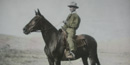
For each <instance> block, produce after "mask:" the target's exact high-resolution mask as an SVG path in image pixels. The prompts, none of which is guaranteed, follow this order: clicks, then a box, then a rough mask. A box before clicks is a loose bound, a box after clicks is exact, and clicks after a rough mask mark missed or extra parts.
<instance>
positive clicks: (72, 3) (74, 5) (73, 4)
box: [68, 2, 79, 8]
mask: <svg viewBox="0 0 130 65" xmlns="http://www.w3.org/2000/svg"><path fill="white" fill-rule="evenodd" d="M68 7H75V8H79V7H78V6H77V3H76V2H71V3H70V5H68Z"/></svg>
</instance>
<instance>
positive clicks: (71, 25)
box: [63, 2, 80, 59]
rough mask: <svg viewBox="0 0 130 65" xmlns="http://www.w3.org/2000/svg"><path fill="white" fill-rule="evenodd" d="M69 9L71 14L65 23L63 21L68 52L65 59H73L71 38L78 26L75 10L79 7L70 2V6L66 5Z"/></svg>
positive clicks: (73, 48) (78, 21) (78, 18)
mask: <svg viewBox="0 0 130 65" xmlns="http://www.w3.org/2000/svg"><path fill="white" fill-rule="evenodd" d="M68 7H69V8H70V12H71V14H69V16H68V17H67V19H66V21H64V26H63V28H64V30H65V31H66V32H67V33H68V37H67V42H68V44H69V50H66V53H67V55H66V57H67V58H69V59H73V58H75V55H74V51H75V45H74V42H73V37H74V36H75V34H76V30H77V29H78V27H79V24H80V17H79V16H78V14H77V13H76V9H78V8H79V7H78V6H77V3H75V2H71V3H70V5H68Z"/></svg>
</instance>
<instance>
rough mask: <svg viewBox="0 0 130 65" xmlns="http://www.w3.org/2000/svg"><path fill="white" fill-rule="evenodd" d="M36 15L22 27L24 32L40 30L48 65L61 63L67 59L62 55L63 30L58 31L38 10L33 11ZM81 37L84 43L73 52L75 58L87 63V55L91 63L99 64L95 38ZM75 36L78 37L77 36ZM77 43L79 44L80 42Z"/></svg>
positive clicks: (64, 43)
mask: <svg viewBox="0 0 130 65" xmlns="http://www.w3.org/2000/svg"><path fill="white" fill-rule="evenodd" d="M35 14H36V16H35V17H34V18H33V19H32V20H31V21H30V22H29V23H28V24H27V25H26V26H25V27H24V28H23V31H24V33H25V34H29V33H31V32H35V31H38V30H40V31H41V33H42V36H43V39H44V41H45V48H44V51H45V53H46V55H47V58H48V62H49V65H61V61H67V59H66V58H65V57H64V55H65V54H64V50H65V49H66V42H65V36H64V34H63V32H61V30H60V31H58V30H57V29H56V28H55V27H54V26H53V25H52V24H51V23H50V22H49V21H48V20H47V19H45V17H44V16H43V15H41V13H40V11H39V10H38V11H37V12H36V11H35ZM80 36H81V37H83V39H82V38H81V39H80V40H82V41H84V42H80V43H81V44H82V43H85V44H84V45H82V46H79V47H77V50H76V52H75V57H76V58H75V59H73V60H76V59H78V58H82V61H83V64H84V65H88V61H87V59H88V57H89V59H90V64H91V65H100V62H99V60H98V56H97V43H96V41H95V39H94V38H93V37H91V36H89V35H80ZM77 38H80V37H78V36H77ZM80 43H79V44H80Z"/></svg>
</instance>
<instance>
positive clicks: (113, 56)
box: [0, 35, 130, 65]
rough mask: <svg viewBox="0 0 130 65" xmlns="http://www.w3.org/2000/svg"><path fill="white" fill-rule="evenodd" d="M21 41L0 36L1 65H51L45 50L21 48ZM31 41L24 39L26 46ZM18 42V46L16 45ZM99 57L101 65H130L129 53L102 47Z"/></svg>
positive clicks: (77, 64) (71, 63) (68, 64)
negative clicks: (106, 49)
mask: <svg viewBox="0 0 130 65" xmlns="http://www.w3.org/2000/svg"><path fill="white" fill-rule="evenodd" d="M12 40H13V41H12ZM16 40H17V41H16ZM20 40H22V38H18V37H13V36H7V35H6V36H5V35H0V65H49V64H48V61H47V57H46V55H45V53H44V51H43V48H40V49H38V48H34V47H35V46H32V47H33V49H29V48H26V47H24V48H21V47H20V46H24V45H20V44H22V41H23V40H22V41H20ZM28 40H29V39H28ZM29 41H30V40H29ZM29 41H28V42H27V40H25V39H24V44H25V43H26V45H28V44H29V43H30V44H31V43H33V42H34V40H33V42H29ZM16 42H17V44H15V43H16ZM18 42H19V43H20V44H19V43H18ZM36 42H37V41H35V43H36ZM41 42H43V41H41ZM13 43H14V44H13ZM38 43H40V42H38ZM26 45H25V46H26ZM13 46H14V47H13ZM43 47H44V46H43ZM30 48H31V47H30ZM124 51H125V50H124ZM98 56H99V60H100V63H101V65H130V62H129V61H130V53H129V52H123V51H122V52H109V51H104V50H103V47H102V48H100V49H98ZM62 65H83V64H82V60H81V59H78V60H75V61H67V62H66V61H63V62H62Z"/></svg>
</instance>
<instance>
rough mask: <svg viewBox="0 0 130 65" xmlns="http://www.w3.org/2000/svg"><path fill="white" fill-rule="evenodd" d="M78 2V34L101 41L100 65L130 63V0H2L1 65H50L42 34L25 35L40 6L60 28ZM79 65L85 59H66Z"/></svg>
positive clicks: (66, 63) (47, 17)
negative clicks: (71, 8)
mask: <svg viewBox="0 0 130 65" xmlns="http://www.w3.org/2000/svg"><path fill="white" fill-rule="evenodd" d="M71 1H75V2H77V5H78V6H79V9H77V13H78V14H79V16H80V17H81V24H80V27H79V29H78V30H77V33H76V34H89V35H91V36H93V37H94V38H95V39H96V41H97V42H98V56H99V60H100V62H101V65H130V62H129V61H130V51H129V50H130V0H0V65H44V64H46V65H48V62H47V57H46V55H45V53H44V45H45V44H44V40H43V39H42V36H41V33H40V32H36V33H31V34H30V35H25V34H23V27H24V26H25V25H26V24H27V23H28V22H29V21H30V20H31V19H32V18H33V17H34V16H35V12H34V11H35V10H37V9H39V10H40V12H41V13H42V15H43V16H44V17H45V18H46V19H47V20H48V21H50V22H51V23H52V24H53V25H54V26H55V27H56V28H57V29H59V28H61V26H63V23H62V21H63V20H65V19H66V17H67V16H68V14H69V13H70V11H69V8H68V7H67V6H68V5H69V4H70V2H71ZM68 64H72V65H79V64H82V60H81V59H79V60H76V61H72V62H71V63H70V62H63V63H62V65H68Z"/></svg>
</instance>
